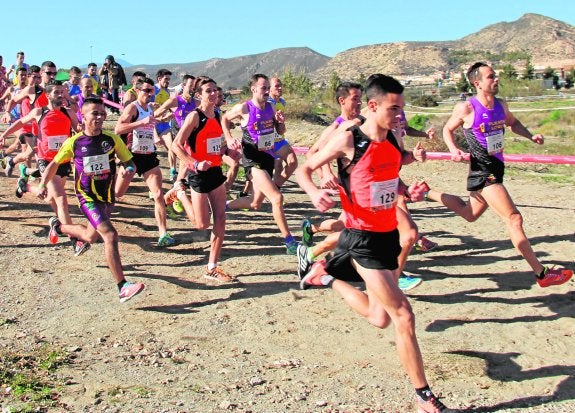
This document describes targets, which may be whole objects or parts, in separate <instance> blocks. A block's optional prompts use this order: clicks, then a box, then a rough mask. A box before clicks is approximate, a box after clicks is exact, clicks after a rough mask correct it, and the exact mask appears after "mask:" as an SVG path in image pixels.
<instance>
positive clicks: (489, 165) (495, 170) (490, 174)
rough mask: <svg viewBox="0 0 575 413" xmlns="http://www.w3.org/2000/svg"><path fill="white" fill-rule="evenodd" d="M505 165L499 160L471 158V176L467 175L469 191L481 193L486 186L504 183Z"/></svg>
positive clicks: (493, 158)
mask: <svg viewBox="0 0 575 413" xmlns="http://www.w3.org/2000/svg"><path fill="white" fill-rule="evenodd" d="M504 174H505V164H504V163H503V162H502V161H500V160H499V159H498V158H495V157H489V158H486V159H476V158H471V159H470V163H469V175H467V190H468V191H480V190H481V189H483V188H485V187H486V186H489V185H493V184H501V183H503V175H504Z"/></svg>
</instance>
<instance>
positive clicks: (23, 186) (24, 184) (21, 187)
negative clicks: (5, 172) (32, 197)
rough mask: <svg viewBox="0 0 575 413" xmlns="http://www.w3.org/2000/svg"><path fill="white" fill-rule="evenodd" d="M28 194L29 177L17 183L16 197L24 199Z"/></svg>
mask: <svg viewBox="0 0 575 413" xmlns="http://www.w3.org/2000/svg"><path fill="white" fill-rule="evenodd" d="M26 192H28V177H26V178H24V177H20V178H18V182H16V197H17V198H22V195H24V194H25V193H26Z"/></svg>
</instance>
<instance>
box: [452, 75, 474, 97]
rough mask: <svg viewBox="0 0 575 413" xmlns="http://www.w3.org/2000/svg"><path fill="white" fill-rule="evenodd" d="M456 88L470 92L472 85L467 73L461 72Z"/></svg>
mask: <svg viewBox="0 0 575 413" xmlns="http://www.w3.org/2000/svg"><path fill="white" fill-rule="evenodd" d="M455 88H456V89H457V91H458V92H461V93H467V92H469V89H471V85H470V84H469V82H468V81H467V77H466V76H465V73H463V72H461V77H460V78H459V80H458V81H457V84H456V85H455Z"/></svg>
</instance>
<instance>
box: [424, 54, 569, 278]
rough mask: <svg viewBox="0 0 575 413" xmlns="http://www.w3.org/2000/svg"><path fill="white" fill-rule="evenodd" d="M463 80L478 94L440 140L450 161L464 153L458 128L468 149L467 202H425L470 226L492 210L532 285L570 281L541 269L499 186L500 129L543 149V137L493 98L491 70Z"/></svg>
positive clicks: (434, 196)
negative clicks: (527, 268) (438, 205)
mask: <svg viewBox="0 0 575 413" xmlns="http://www.w3.org/2000/svg"><path fill="white" fill-rule="evenodd" d="M467 78H468V79H469V83H470V84H471V85H473V86H474V87H475V89H476V91H477V94H476V96H474V97H471V98H470V99H469V100H467V101H465V102H459V103H458V104H457V105H456V106H455V109H454V110H453V113H452V115H451V117H450V118H449V120H448V121H447V123H446V124H445V127H444V128H443V139H444V140H445V143H446V144H447V147H448V148H449V151H450V152H451V159H452V160H453V161H455V162H460V161H461V160H463V155H464V153H463V151H461V149H459V148H458V147H457V145H456V144H455V139H454V136H453V134H454V132H455V130H456V129H458V128H459V127H460V126H461V127H463V133H464V135H465V140H466V141H467V144H468V145H469V148H470V154H469V155H470V166H469V175H468V177H467V190H468V191H470V192H469V200H468V201H464V200H462V199H461V198H460V197H458V196H455V195H449V194H445V193H442V192H439V191H434V190H430V191H429V192H428V193H427V196H426V199H431V200H433V201H436V202H439V203H441V204H442V205H444V206H445V207H447V208H448V209H450V210H451V211H453V212H455V213H456V214H457V215H459V216H461V217H462V218H464V219H465V220H467V221H469V222H474V221H476V220H477V219H478V218H479V217H480V216H481V215H483V213H484V212H485V211H486V210H487V208H489V207H491V208H493V210H494V211H495V213H496V214H497V215H499V216H500V217H501V219H502V220H503V221H504V222H505V224H506V225H507V228H508V229H509V234H510V237H511V242H512V243H513V246H514V247H515V249H517V251H518V252H519V254H521V256H522V257H523V258H524V259H525V261H527V263H528V264H529V266H530V267H531V268H532V269H533V272H534V273H535V278H536V281H537V283H538V284H539V285H540V286H541V287H549V286H551V285H560V284H564V283H566V282H567V281H569V279H570V278H571V277H572V276H573V271H572V270H569V269H563V268H556V269H555V268H549V267H544V266H543V265H542V264H541V262H540V261H539V259H537V256H536V255H535V252H534V251H533V249H532V248H531V244H530V242H529V240H528V239H527V236H526V235H525V231H524V230H523V217H522V216H521V213H520V212H519V210H518V209H517V207H516V206H515V204H514V203H513V200H512V199H511V195H509V192H507V189H506V188H505V186H504V185H503V175H504V172H505V164H504V162H503V150H504V147H505V145H504V140H503V136H504V133H505V127H506V126H508V127H510V128H511V131H512V132H513V133H515V134H517V135H520V136H523V137H524V138H527V139H529V140H530V141H532V142H534V143H536V144H538V145H542V144H543V142H544V138H543V135H541V134H536V135H533V134H532V133H531V132H529V130H528V129H527V128H526V127H525V126H523V124H522V123H521V122H520V121H519V120H518V119H517V118H515V116H513V114H512V113H511V111H510V110H509V107H508V106H507V103H506V102H505V101H504V100H502V99H499V98H497V97H496V95H497V92H499V78H498V77H497V75H496V74H495V72H494V71H493V69H492V68H491V67H490V66H488V65H487V64H485V63H483V62H477V63H475V64H473V65H472V66H471V67H470V68H469V70H468V71H467Z"/></svg>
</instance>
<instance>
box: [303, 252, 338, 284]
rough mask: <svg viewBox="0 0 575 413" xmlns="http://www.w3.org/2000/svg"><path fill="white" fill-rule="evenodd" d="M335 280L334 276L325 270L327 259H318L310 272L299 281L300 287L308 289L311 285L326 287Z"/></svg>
mask: <svg viewBox="0 0 575 413" xmlns="http://www.w3.org/2000/svg"><path fill="white" fill-rule="evenodd" d="M332 281H333V277H332V276H331V275H329V274H328V273H327V271H326V270H325V259H323V260H321V261H316V262H314V263H313V265H312V266H311V269H310V270H309V272H308V273H307V274H306V275H305V277H303V278H302V279H301V281H300V282H299V288H300V289H302V290H307V289H308V288H309V287H312V286H315V287H325V286H327V285H329V283H331V282H332Z"/></svg>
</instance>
